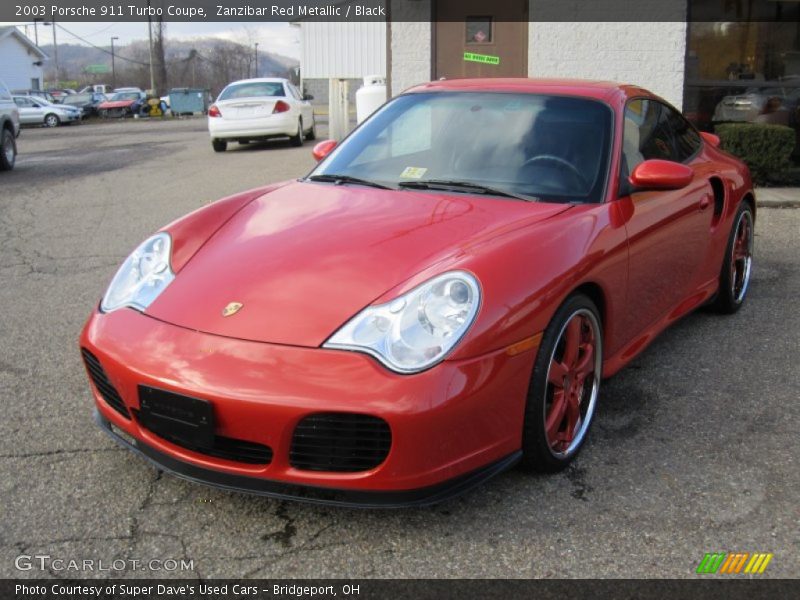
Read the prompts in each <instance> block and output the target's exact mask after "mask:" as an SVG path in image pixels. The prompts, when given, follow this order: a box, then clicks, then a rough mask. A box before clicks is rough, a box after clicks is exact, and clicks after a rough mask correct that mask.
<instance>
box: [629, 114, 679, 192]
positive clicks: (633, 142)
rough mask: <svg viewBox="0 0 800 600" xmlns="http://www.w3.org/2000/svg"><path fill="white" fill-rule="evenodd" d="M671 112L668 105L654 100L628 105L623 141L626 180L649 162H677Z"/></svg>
mask: <svg viewBox="0 0 800 600" xmlns="http://www.w3.org/2000/svg"><path fill="white" fill-rule="evenodd" d="M667 111H668V109H667V107H666V106H664V105H663V104H661V103H660V102H655V101H653V100H647V99H637V100H632V101H630V102H628V105H627V106H626V107H625V128H624V132H623V139H622V173H621V175H622V178H623V180H627V178H628V176H629V175H630V174H631V171H633V169H634V168H635V167H636V166H637V165H638V164H639V163H641V162H643V161H645V160H650V159H653V158H660V159H662V160H677V156H676V153H675V141H674V137H673V135H672V127H671V125H670V122H669V113H668V112H667Z"/></svg>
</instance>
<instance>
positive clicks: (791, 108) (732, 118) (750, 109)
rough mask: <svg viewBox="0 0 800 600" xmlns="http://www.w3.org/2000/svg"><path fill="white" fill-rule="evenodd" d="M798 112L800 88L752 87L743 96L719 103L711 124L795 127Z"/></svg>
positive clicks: (737, 95) (736, 96)
mask: <svg viewBox="0 0 800 600" xmlns="http://www.w3.org/2000/svg"><path fill="white" fill-rule="evenodd" d="M798 108H800V88H797V87H783V86H775V87H766V88H765V87H751V88H748V89H747V90H746V91H745V92H744V93H742V94H731V95H728V96H725V97H724V98H723V99H722V100H720V102H719V104H717V106H716V108H715V109H714V116H713V119H712V120H713V121H714V122H715V123H724V122H749V123H753V122H766V123H773V124H776V125H787V126H788V125H794V124H795V122H796V120H797V119H796V117H797V111H798ZM770 115H771V116H770Z"/></svg>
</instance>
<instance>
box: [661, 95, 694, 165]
mask: <svg viewBox="0 0 800 600" xmlns="http://www.w3.org/2000/svg"><path fill="white" fill-rule="evenodd" d="M663 110H664V111H665V112H666V114H667V120H668V121H669V125H670V128H671V129H672V134H673V136H674V139H675V160H677V161H679V162H683V161H685V160H688V159H689V158H691V157H692V156H693V155H694V154H695V153H696V152H697V151H698V150H700V146H701V141H700V135H699V134H698V133H697V131H695V128H694V127H692V126H691V124H690V123H689V121H687V120H686V119H684V118H683V115H681V114H680V113H679V112H678V111H677V110H675V109H673V108H670V107H669V106H664V107H663Z"/></svg>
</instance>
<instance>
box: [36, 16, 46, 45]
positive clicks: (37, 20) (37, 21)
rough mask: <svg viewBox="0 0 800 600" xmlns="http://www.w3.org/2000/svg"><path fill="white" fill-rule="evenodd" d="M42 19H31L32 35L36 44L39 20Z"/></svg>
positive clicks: (37, 42)
mask: <svg viewBox="0 0 800 600" xmlns="http://www.w3.org/2000/svg"><path fill="white" fill-rule="evenodd" d="M43 20H44V19H34V20H33V35H34V36H35V38H34V39H35V40H36V45H37V46H38V45H39V27H38V24H39V21H43Z"/></svg>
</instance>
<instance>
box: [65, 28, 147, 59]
mask: <svg viewBox="0 0 800 600" xmlns="http://www.w3.org/2000/svg"><path fill="white" fill-rule="evenodd" d="M53 25H55V26H58V27H59V28H60V29H61V30H62V31H64V32H65V33H68V34H69V35H71V36H72V37H74V38H75V39H77V40H80V41H82V42H83V43H84V44H88V45H89V46H91V47H92V48H94V49H95V50H100V52H105V53H106V54H108V55H109V56H111V52H110V51H108V50H106V49H105V48H102V47H100V46H98V45H97V44H93V43H92V42H90V41H89V40H87V39H85V38H82V37H81V36H79V35H77V34H75V33H72V32H71V31H70V30H69V29H67V28H66V27H64V26H63V25H61V24H60V23H53ZM114 57H115V58H118V59H120V60H124V61H127V62H130V63H134V64H137V65H144V66H145V67H149V66H150V63H148V62H142V61H140V60H134V59H133V58H127V57H125V56H122V55H120V54H117V53H116V52H115V53H114Z"/></svg>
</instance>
